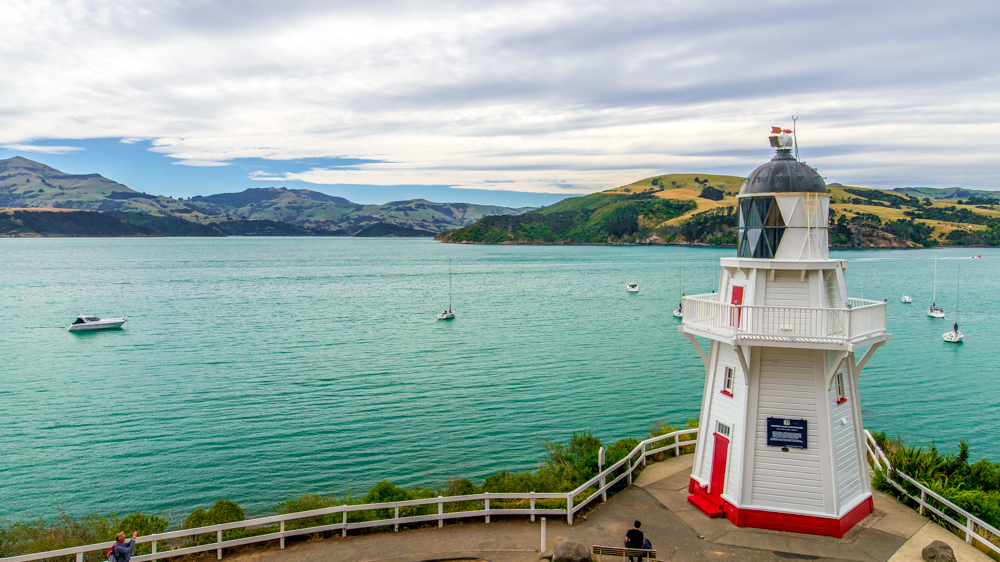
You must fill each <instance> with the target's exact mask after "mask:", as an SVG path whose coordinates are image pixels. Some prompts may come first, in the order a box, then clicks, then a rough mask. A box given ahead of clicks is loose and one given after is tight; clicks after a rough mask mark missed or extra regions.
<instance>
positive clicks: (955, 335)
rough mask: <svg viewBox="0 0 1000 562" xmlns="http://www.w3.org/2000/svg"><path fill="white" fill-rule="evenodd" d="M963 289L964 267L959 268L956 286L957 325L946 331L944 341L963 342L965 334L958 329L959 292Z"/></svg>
mask: <svg viewBox="0 0 1000 562" xmlns="http://www.w3.org/2000/svg"><path fill="white" fill-rule="evenodd" d="M961 290H962V268H961V267H959V268H958V286H957V287H956V288H955V327H954V328H952V330H951V331H950V332H945V333H944V335H943V337H944V341H946V342H948V343H962V338H964V337H965V334H963V333H962V332H960V331H959V330H958V306H959V294H960V292H961Z"/></svg>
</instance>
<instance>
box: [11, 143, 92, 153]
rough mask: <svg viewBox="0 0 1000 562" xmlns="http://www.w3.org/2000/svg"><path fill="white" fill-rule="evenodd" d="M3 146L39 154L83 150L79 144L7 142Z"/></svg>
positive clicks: (17, 150)
mask: <svg viewBox="0 0 1000 562" xmlns="http://www.w3.org/2000/svg"><path fill="white" fill-rule="evenodd" d="M2 146H3V147H4V148H6V149H7V150H13V151H16V152H37V153H38V154H66V153H67V152H74V151H77V150H83V149H82V148H80V147H79V146H45V145H38V144H5V145H2Z"/></svg>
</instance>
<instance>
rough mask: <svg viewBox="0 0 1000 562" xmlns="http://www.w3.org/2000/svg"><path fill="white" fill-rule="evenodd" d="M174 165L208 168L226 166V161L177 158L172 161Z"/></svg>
mask: <svg viewBox="0 0 1000 562" xmlns="http://www.w3.org/2000/svg"><path fill="white" fill-rule="evenodd" d="M174 165H176V166H194V167H196V168H209V167H213V166H228V165H229V163H228V162H219V161H216V160H178V161H177V162H174Z"/></svg>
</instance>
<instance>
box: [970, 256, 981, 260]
mask: <svg viewBox="0 0 1000 562" xmlns="http://www.w3.org/2000/svg"><path fill="white" fill-rule="evenodd" d="M969 259H970V260H980V259H983V256H972V257H971V258H969Z"/></svg>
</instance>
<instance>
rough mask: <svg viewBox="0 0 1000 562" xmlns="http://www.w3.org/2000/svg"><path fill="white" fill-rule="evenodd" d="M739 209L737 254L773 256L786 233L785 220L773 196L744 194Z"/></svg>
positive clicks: (742, 256) (755, 256) (754, 256)
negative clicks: (748, 195)
mask: <svg viewBox="0 0 1000 562" xmlns="http://www.w3.org/2000/svg"><path fill="white" fill-rule="evenodd" d="M739 211H740V217H739V232H738V234H737V251H738V255H739V257H741V258H773V257H774V253H775V252H776V251H777V250H778V244H780V243H781V237H782V235H783V234H784V233H785V221H784V220H783V219H782V218H781V211H780V210H779V209H778V203H777V202H776V201H775V200H774V197H744V198H742V199H740V209H739Z"/></svg>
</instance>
